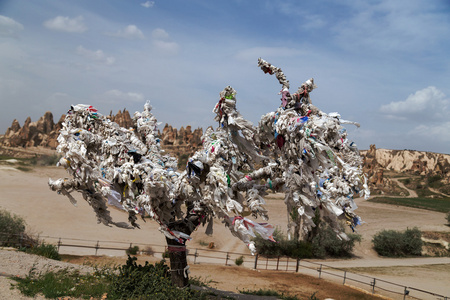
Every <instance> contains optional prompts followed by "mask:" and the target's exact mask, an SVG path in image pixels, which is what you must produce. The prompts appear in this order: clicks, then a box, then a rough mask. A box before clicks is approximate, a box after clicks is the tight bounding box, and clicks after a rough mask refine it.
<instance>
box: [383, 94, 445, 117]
mask: <svg viewBox="0 0 450 300" xmlns="http://www.w3.org/2000/svg"><path fill="white" fill-rule="evenodd" d="M448 103H449V101H448V100H446V99H445V94H444V93H443V92H441V91H440V90H438V89H437V88H436V87H434V86H429V87H427V88H425V89H422V90H419V91H417V92H415V93H414V94H411V95H409V96H408V98H406V100H404V101H397V102H391V103H389V104H386V105H382V106H381V107H380V112H382V113H383V114H385V116H386V117H387V118H390V119H399V120H407V119H409V118H413V117H418V116H419V115H420V116H421V120H424V119H429V120H439V119H443V118H448Z"/></svg>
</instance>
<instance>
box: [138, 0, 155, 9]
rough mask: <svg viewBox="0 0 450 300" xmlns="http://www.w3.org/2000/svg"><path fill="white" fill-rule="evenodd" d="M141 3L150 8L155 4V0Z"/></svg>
mask: <svg viewBox="0 0 450 300" xmlns="http://www.w3.org/2000/svg"><path fill="white" fill-rule="evenodd" d="M141 5H142V6H143V7H145V8H150V7H153V6H154V5H155V1H147V2H144V3H141Z"/></svg>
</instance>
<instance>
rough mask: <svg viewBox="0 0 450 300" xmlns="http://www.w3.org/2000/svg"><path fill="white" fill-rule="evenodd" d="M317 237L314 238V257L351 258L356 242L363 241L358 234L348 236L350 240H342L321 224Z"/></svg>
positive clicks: (329, 228)
mask: <svg viewBox="0 0 450 300" xmlns="http://www.w3.org/2000/svg"><path fill="white" fill-rule="evenodd" d="M317 227H318V230H317V232H316V235H315V236H314V237H313V238H312V240H311V243H312V252H313V255H314V257H317V258H325V257H328V256H331V257H350V256H352V251H353V248H354V246H355V243H356V242H360V241H361V236H360V235H358V234H348V239H347V240H345V239H342V238H340V237H338V236H337V235H336V233H335V232H334V230H333V229H332V228H331V227H330V226H328V225H324V224H320V225H319V226H317Z"/></svg>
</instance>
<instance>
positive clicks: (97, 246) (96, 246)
mask: <svg viewBox="0 0 450 300" xmlns="http://www.w3.org/2000/svg"><path fill="white" fill-rule="evenodd" d="M98 248H99V244H98V241H97V244H96V245H95V256H97V250H98Z"/></svg>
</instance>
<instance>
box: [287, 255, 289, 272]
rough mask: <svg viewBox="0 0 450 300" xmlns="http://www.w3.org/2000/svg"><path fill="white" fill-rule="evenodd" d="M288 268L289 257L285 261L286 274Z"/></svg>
mask: <svg viewBox="0 0 450 300" xmlns="http://www.w3.org/2000/svg"><path fill="white" fill-rule="evenodd" d="M288 267H289V256H288V257H287V260H286V272H287V270H288Z"/></svg>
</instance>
